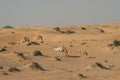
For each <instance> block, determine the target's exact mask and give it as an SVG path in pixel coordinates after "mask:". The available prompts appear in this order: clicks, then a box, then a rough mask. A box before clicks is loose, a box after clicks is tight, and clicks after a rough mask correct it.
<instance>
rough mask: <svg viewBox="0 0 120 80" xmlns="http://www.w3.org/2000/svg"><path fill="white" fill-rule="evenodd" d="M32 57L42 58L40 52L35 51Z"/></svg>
mask: <svg viewBox="0 0 120 80" xmlns="http://www.w3.org/2000/svg"><path fill="white" fill-rule="evenodd" d="M33 56H42V53H41V51H38V50H35V51H34V52H33Z"/></svg>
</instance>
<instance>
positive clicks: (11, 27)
mask: <svg viewBox="0 0 120 80" xmlns="http://www.w3.org/2000/svg"><path fill="white" fill-rule="evenodd" d="M2 28H8V29H13V26H10V25H6V26H4V27H2Z"/></svg>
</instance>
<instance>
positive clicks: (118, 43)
mask: <svg viewBox="0 0 120 80" xmlns="http://www.w3.org/2000/svg"><path fill="white" fill-rule="evenodd" d="M108 46H109V47H110V46H115V47H119V46H120V41H119V40H114V41H113V42H112V43H111V44H108Z"/></svg>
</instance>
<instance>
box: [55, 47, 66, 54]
mask: <svg viewBox="0 0 120 80" xmlns="http://www.w3.org/2000/svg"><path fill="white" fill-rule="evenodd" d="M53 49H54V50H55V51H57V52H58V53H64V54H65V55H66V56H67V55H68V50H67V49H66V48H65V47H64V46H62V47H55V46H53Z"/></svg>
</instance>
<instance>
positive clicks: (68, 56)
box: [67, 55, 81, 58]
mask: <svg viewBox="0 0 120 80" xmlns="http://www.w3.org/2000/svg"><path fill="white" fill-rule="evenodd" d="M67 57H69V58H80V57H81V56H71V55H67Z"/></svg>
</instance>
